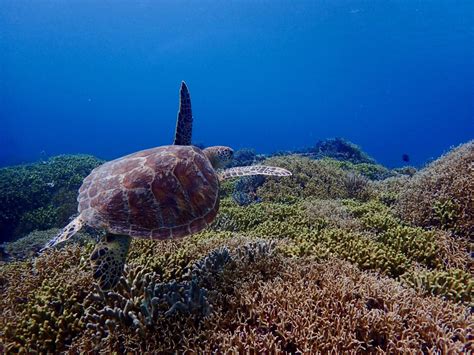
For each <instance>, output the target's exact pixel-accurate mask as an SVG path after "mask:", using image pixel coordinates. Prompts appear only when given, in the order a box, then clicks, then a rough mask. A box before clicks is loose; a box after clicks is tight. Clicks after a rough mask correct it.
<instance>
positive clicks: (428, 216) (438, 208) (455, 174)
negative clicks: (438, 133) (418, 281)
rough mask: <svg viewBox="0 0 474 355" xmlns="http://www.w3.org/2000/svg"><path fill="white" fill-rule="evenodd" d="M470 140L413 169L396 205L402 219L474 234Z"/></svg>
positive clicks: (473, 168) (473, 155)
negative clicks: (423, 166) (423, 165)
mask: <svg viewBox="0 0 474 355" xmlns="http://www.w3.org/2000/svg"><path fill="white" fill-rule="evenodd" d="M473 200H474V141H470V142H468V143H465V144H463V145H461V146H459V147H457V148H455V149H453V150H451V151H450V152H449V153H447V154H446V155H444V156H442V157H441V158H439V159H437V160H435V161H434V162H432V163H431V164H430V165H428V166H427V167H426V168H424V169H422V170H420V171H419V172H418V173H416V174H415V175H414V176H413V177H412V179H411V180H410V181H409V183H408V184H407V186H406V188H405V189H404V190H403V192H402V193H401V195H400V199H399V201H398V203H397V205H396V207H397V211H398V213H399V215H400V216H401V217H402V218H403V219H404V220H406V221H408V222H410V223H413V224H416V225H419V226H423V227H429V226H435V227H439V228H443V229H446V230H449V231H451V232H453V233H454V234H456V235H458V236H462V237H466V238H468V237H472V236H473V235H474V207H473V203H472V201H473Z"/></svg>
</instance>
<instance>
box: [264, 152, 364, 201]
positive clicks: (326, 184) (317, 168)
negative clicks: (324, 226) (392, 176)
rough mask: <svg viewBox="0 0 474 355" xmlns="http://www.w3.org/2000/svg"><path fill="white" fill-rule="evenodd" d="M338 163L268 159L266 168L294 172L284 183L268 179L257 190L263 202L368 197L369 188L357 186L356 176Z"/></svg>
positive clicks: (279, 158)
mask: <svg viewBox="0 0 474 355" xmlns="http://www.w3.org/2000/svg"><path fill="white" fill-rule="evenodd" d="M335 162H336V161H335V160H331V159H322V160H311V159H309V158H304V157H299V156H280V157H273V158H270V159H267V160H266V161H265V164H268V165H273V166H279V167H282V168H285V169H288V170H290V171H291V172H292V174H293V175H292V176H291V177H285V178H284V179H278V178H268V179H266V181H265V183H264V184H263V186H261V187H259V188H258V190H257V195H258V196H259V197H260V198H262V200H263V201H269V202H281V203H295V202H296V201H298V200H301V199H304V198H309V197H311V198H319V199H336V198H351V197H357V196H358V195H361V196H362V198H366V197H367V191H366V190H367V189H368V184H367V183H363V182H361V180H360V179H359V181H358V182H359V183H357V184H353V183H351V180H353V179H354V172H351V171H345V170H343V169H342V168H341V167H340V166H338V164H337V163H335Z"/></svg>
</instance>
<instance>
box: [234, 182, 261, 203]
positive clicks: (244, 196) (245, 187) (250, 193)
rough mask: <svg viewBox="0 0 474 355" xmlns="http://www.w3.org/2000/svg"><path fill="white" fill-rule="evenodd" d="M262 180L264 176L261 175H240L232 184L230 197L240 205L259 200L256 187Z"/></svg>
mask: <svg viewBox="0 0 474 355" xmlns="http://www.w3.org/2000/svg"><path fill="white" fill-rule="evenodd" d="M264 182H265V177H264V176H262V175H255V176H244V177H241V178H240V179H238V180H237V181H236V183H235V185H234V191H233V193H232V198H233V199H234V201H235V202H237V204H238V205H240V206H246V205H250V204H251V203H255V202H260V197H258V196H257V189H258V188H259V187H260V186H262V185H263V183H264Z"/></svg>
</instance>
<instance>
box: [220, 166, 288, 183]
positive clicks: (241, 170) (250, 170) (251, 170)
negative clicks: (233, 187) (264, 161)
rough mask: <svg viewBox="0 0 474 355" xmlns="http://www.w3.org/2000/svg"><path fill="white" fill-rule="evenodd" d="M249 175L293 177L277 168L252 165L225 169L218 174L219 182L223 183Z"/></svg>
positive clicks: (284, 170) (286, 171)
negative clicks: (223, 181)
mask: <svg viewBox="0 0 474 355" xmlns="http://www.w3.org/2000/svg"><path fill="white" fill-rule="evenodd" d="M248 175H272V176H291V172H290V171H288V170H286V169H283V168H277V167H275V166H265V165H251V166H238V167H235V168H230V169H225V170H223V171H220V172H219V173H218V176H219V180H221V181H222V180H226V179H232V178H235V177H240V176H248Z"/></svg>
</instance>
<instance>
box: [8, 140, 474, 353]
mask: <svg viewBox="0 0 474 355" xmlns="http://www.w3.org/2000/svg"><path fill="white" fill-rule="evenodd" d="M473 161H474V142H468V143H466V144H464V145H462V146H460V147H458V148H455V149H454V150H452V151H450V152H449V153H447V154H446V155H444V156H443V157H441V158H440V159H438V160H436V161H434V162H433V163H431V164H430V165H428V166H427V167H425V168H424V169H421V170H420V171H418V172H413V171H412V170H409V171H407V172H405V171H403V172H399V171H398V172H397V171H393V170H389V169H386V168H384V167H382V168H380V167H379V166H378V165H376V164H374V163H373V162H364V163H360V162H357V163H355V162H348V161H341V160H337V159H334V157H331V158H328V157H325V158H322V159H310V158H309V157H301V156H300V155H295V154H292V155H281V156H273V157H270V158H268V159H266V160H265V161H264V162H263V163H264V164H269V165H278V166H281V167H283V168H287V169H289V170H291V171H292V172H293V176H291V177H287V178H285V179H278V178H273V177H270V178H265V179H264V180H263V181H250V180H236V181H225V182H224V183H223V186H222V192H221V201H220V203H221V208H220V212H219V214H218V216H217V218H216V220H215V221H214V223H213V225H212V226H211V227H210V228H209V229H207V230H206V231H204V232H201V233H199V234H196V235H193V236H190V237H187V238H184V239H182V240H176V241H149V240H140V239H134V240H133V241H132V243H131V246H130V251H129V254H128V258H127V266H126V271H125V273H124V275H123V277H122V278H121V280H120V282H119V285H118V287H116V288H115V289H114V290H112V291H109V292H106V293H103V292H101V291H99V290H98V289H97V287H96V286H95V285H94V283H93V280H92V276H91V274H92V273H91V267H90V265H89V262H88V258H89V255H90V253H91V251H92V249H93V246H94V242H93V239H91V238H90V237H88V236H87V235H84V238H83V239H82V240H79V241H80V244H77V243H76V242H77V241H78V240H77V239H74V240H73V241H72V242H71V243H69V244H68V245H65V246H61V247H59V248H56V249H54V250H50V251H48V252H46V253H44V254H42V255H40V256H38V257H34V258H32V257H30V255H33V254H34V250H35V247H34V245H36V243H37V242H36V241H37V240H40V239H41V238H42V237H45V235H46V234H49V233H53V231H54V230H51V231H47V232H44V233H45V234H44V235H43V234H41V233H43V232H34V233H32V234H30V235H29V236H28V238H26V239H20V240H18V241H16V242H15V243H8V244H7V245H6V247H5V249H6V250H7V251H9V253H10V254H11V255H12V259H13V261H12V262H8V263H0V312H1V314H0V329H1V330H0V348H2V349H4V350H5V352H19V351H20V352H32V351H40V352H69V353H80V352H92V353H99V352H119V353H122V352H186V351H187V352H197V353H211V352H212V353H215V352H217V353H224V352H247V351H254V352H257V353H260V352H263V353H297V352H300V353H305V354H312V353H317V352H321V353H327V352H330V351H333V352H337V353H342V352H354V353H373V354H375V353H380V352H388V353H430V352H434V353H450V352H452V353H468V352H469V351H472V350H473V349H472V329H474V316H473V315H472V306H473V305H474V298H473V294H474V292H473V287H474V278H473V275H472V259H471V257H470V255H469V250H470V249H471V246H472V244H470V243H472V241H470V240H469V238H470V237H471V236H472V221H473V220H474V219H473V218H472V213H473V206H472V203H469V201H471V202H472V200H473V199H474V186H473V184H472V178H471V176H472V170H470V169H472V162H473ZM383 169H385V170H383ZM381 172H382V175H381ZM385 172H388V174H385ZM384 174H385V175H384ZM381 176H387V177H385V178H382V177H381ZM236 191H237V192H243V193H248V194H253V195H252V197H255V196H256V197H257V198H258V202H259V203H255V202H256V201H255V200H253V201H251V202H252V203H250V204H246V203H243V204H242V205H240V203H237V202H236V201H235V200H238V199H236V198H235V193H236ZM38 243H39V242H38ZM31 250H33V252H32V251H31Z"/></svg>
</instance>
